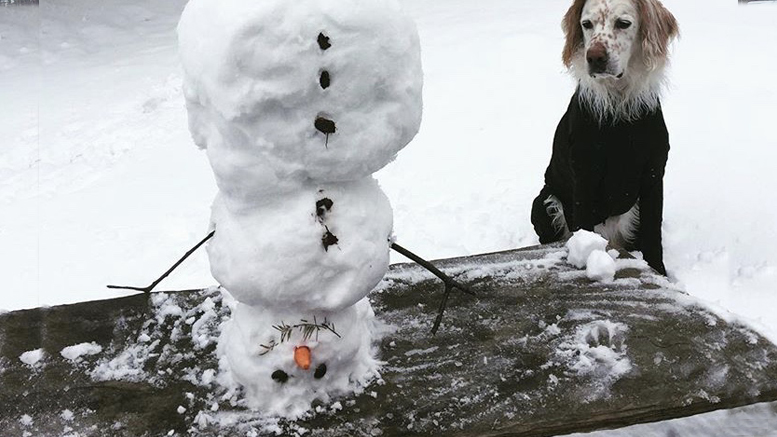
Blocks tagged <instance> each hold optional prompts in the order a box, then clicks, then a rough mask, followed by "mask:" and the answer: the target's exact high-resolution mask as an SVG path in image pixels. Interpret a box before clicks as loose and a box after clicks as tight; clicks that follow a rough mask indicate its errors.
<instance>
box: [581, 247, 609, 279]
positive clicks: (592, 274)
mask: <svg viewBox="0 0 777 437" xmlns="http://www.w3.org/2000/svg"><path fill="white" fill-rule="evenodd" d="M615 272H616V266H615V260H614V259H612V257H611V256H610V254H608V253H607V252H605V251H603V250H594V251H593V252H591V254H590V255H588V259H587V260H586V263H585V274H586V276H588V278H589V279H593V280H594V281H602V282H611V281H612V280H613V279H615Z"/></svg>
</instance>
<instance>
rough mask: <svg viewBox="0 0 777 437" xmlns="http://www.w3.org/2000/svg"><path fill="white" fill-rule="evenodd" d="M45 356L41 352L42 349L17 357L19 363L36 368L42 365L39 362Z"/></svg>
mask: <svg viewBox="0 0 777 437" xmlns="http://www.w3.org/2000/svg"><path fill="white" fill-rule="evenodd" d="M45 355H46V353H45V352H44V351H43V349H33V350H31V351H27V352H24V353H23V354H21V355H19V361H21V362H22V363H24V364H26V365H28V366H30V367H32V368H38V367H40V365H42V362H41V361H42V360H43V357H44V356H45Z"/></svg>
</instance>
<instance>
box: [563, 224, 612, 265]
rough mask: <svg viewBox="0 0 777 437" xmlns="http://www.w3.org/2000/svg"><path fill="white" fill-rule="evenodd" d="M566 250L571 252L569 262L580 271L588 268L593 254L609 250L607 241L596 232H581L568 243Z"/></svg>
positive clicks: (568, 257)
mask: <svg viewBox="0 0 777 437" xmlns="http://www.w3.org/2000/svg"><path fill="white" fill-rule="evenodd" d="M566 248H567V250H568V251H569V254H568V256H567V261H568V262H569V263H570V264H572V265H573V266H575V267H577V268H578V269H582V268H585V267H586V264H587V262H588V257H589V256H590V255H591V253H592V252H594V251H596V250H599V251H605V250H606V249H607V240H606V239H604V238H603V237H602V236H601V235H599V234H596V233H594V232H590V231H586V230H579V231H577V232H575V233H574V234H573V235H572V238H570V239H569V241H567V244H566Z"/></svg>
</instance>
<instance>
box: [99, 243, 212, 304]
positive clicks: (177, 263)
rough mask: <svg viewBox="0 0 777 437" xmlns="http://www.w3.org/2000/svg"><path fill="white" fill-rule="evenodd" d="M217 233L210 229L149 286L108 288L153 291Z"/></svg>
mask: <svg viewBox="0 0 777 437" xmlns="http://www.w3.org/2000/svg"><path fill="white" fill-rule="evenodd" d="M215 234H216V230H215V229H214V230H212V231H210V233H208V235H207V236H206V237H205V238H203V239H202V240H201V241H200V242H199V243H197V244H196V245H194V247H192V248H191V249H189V251H188V252H186V253H185V254H184V255H183V256H182V257H181V258H180V259H179V260H178V261H176V263H175V264H173V266H172V267H170V268H169V269H167V271H166V272H164V273H162V276H160V277H159V278H157V280H156V281H154V282H152V283H151V284H150V285H148V286H147V287H129V286H126V285H109V286H108V288H111V289H114V290H136V291H142V292H144V293H146V294H148V293H151V290H153V289H154V288H155V287H156V286H157V285H159V283H160V282H162V281H163V280H164V279H165V278H166V277H168V276H170V273H172V272H173V270H175V269H176V268H178V266H180V265H181V263H182V262H184V261H186V258H189V257H190V256H191V255H192V254H193V253H194V252H196V251H197V249H199V248H200V246H202V245H203V244H205V243H206V242H207V241H208V240H210V239H211V238H213V236H214V235H215Z"/></svg>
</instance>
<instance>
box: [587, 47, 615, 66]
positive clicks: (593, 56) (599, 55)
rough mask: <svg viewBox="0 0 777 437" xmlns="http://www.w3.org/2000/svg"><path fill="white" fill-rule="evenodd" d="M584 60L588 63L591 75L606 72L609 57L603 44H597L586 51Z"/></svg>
mask: <svg viewBox="0 0 777 437" xmlns="http://www.w3.org/2000/svg"><path fill="white" fill-rule="evenodd" d="M585 59H586V61H588V70H589V71H590V72H591V73H604V72H605V71H606V70H607V61H609V57H608V56H607V49H606V48H605V47H604V44H601V43H597V44H594V45H592V46H591V48H590V49H588V52H587V53H586V55H585Z"/></svg>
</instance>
